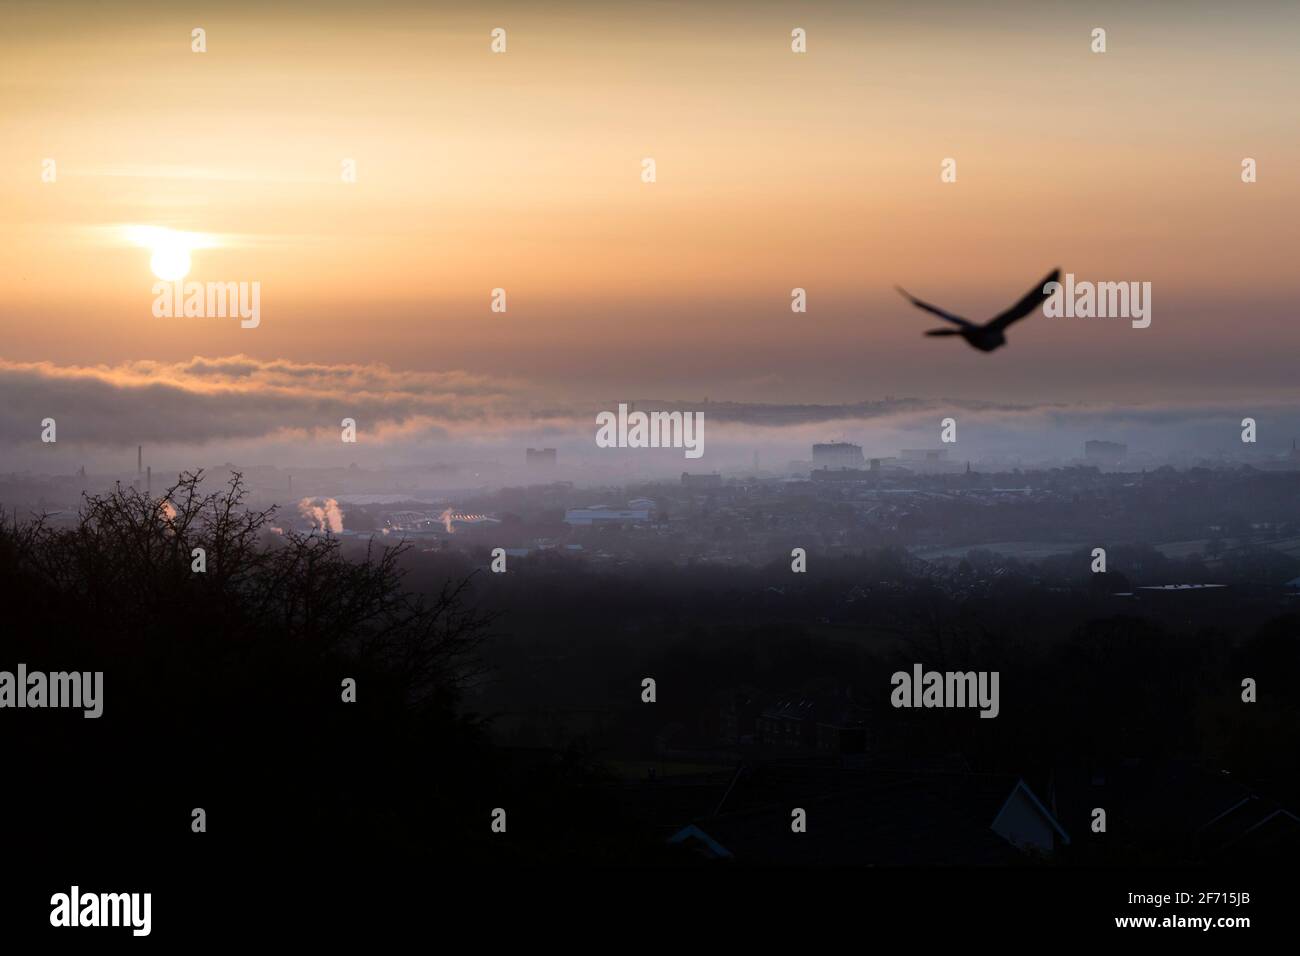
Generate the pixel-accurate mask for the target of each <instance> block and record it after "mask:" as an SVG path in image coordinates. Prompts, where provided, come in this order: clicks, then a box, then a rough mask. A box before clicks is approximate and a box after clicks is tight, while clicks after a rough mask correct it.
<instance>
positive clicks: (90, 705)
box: [0, 664, 104, 717]
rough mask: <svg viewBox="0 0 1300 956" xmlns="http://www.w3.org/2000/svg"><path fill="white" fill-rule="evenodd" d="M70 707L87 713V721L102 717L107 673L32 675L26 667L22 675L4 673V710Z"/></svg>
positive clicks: (0, 675) (0, 685) (0, 676)
mask: <svg viewBox="0 0 1300 956" xmlns="http://www.w3.org/2000/svg"><path fill="white" fill-rule="evenodd" d="M3 707H19V708H22V707H33V708H41V707H67V708H72V709H81V710H83V711H85V713H83V714H82V716H83V717H98V716H99V715H100V714H102V713H103V712H104V672H103V671H94V672H91V671H85V672H82V671H71V672H68V671H55V672H54V673H52V674H45V673H44V672H42V671H30V672H29V671H28V670H27V665H26V664H19V665H18V672H17V673H16V674H15V673H13V672H12V671H0V708H3Z"/></svg>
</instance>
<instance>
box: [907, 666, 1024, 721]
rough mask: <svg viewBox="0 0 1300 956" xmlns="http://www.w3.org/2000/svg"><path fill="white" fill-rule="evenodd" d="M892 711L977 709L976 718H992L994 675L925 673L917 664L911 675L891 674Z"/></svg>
mask: <svg viewBox="0 0 1300 956" xmlns="http://www.w3.org/2000/svg"><path fill="white" fill-rule="evenodd" d="M889 682H890V684H891V685H893V688H894V690H893V692H892V693H891V694H890V695H889V702H890V703H891V704H893V706H895V707H978V708H979V709H980V717H988V718H992V717H996V716H997V715H998V711H999V709H1000V706H999V704H998V672H997V671H927V670H925V669H924V668H923V667H922V666H921V665H920V664H913V665H912V672H911V673H910V674H909V673H908V672H907V671H895V672H894V675H893V676H892V677H891V678H890V679H889Z"/></svg>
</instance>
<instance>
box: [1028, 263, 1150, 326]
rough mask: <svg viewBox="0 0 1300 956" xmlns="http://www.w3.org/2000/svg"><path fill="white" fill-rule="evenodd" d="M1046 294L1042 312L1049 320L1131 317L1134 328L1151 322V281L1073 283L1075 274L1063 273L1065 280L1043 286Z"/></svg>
mask: <svg viewBox="0 0 1300 956" xmlns="http://www.w3.org/2000/svg"><path fill="white" fill-rule="evenodd" d="M1043 293H1044V294H1045V295H1047V296H1048V299H1047V301H1046V302H1044V303H1043V315H1045V316H1047V318H1049V319H1056V318H1060V317H1062V316H1064V317H1065V318H1068V319H1073V318H1081V319H1090V318H1093V317H1096V318H1099V319H1108V318H1109V319H1132V320H1133V322H1132V324H1133V328H1135V329H1145V328H1146V327H1147V326H1149V325H1150V324H1151V283H1150V282H1087V281H1085V282H1075V281H1074V273H1073V272H1067V273H1066V274H1065V282H1064V283H1060V282H1049V283H1047V284H1046V285H1045V286H1043Z"/></svg>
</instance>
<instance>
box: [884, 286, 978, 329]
mask: <svg viewBox="0 0 1300 956" xmlns="http://www.w3.org/2000/svg"><path fill="white" fill-rule="evenodd" d="M894 288H895V289H897V290H898V291H899V292H900V293H902V295H903V298H905V299H907V301H909V302H911V303H912V305H914V306H916V307H917V308H918V309H925V311H927V312H933V313H934V314H935V315H937V316H938V317H939V318H941V319H947V320H948V321H949V322H955V323H957V324H958V325H964V326H973V325H974V324H975V323H974V322H971V321H968V320H967V319H963V318H962V317H961V316H960V315H953V314H952V313H951V312H945V311H943V309H940V308H938V307H936V306H933V305H931V304H930V303H928V302H922V301H921V300H920V299H918V298H917V297H916V296H914V295H912V294H911V293H910V292H908V291H907V290H906V289H904V288H903V287H902V286H894Z"/></svg>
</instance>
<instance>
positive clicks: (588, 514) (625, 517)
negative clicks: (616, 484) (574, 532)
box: [564, 505, 650, 525]
mask: <svg viewBox="0 0 1300 956" xmlns="http://www.w3.org/2000/svg"><path fill="white" fill-rule="evenodd" d="M649 520H650V509H648V508H610V507H608V506H607V505H593V506H592V507H590V508H570V509H569V510H568V511H566V512H565V513H564V523H565V524H571V525H592V524H642V523H644V522H646V521H649Z"/></svg>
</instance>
